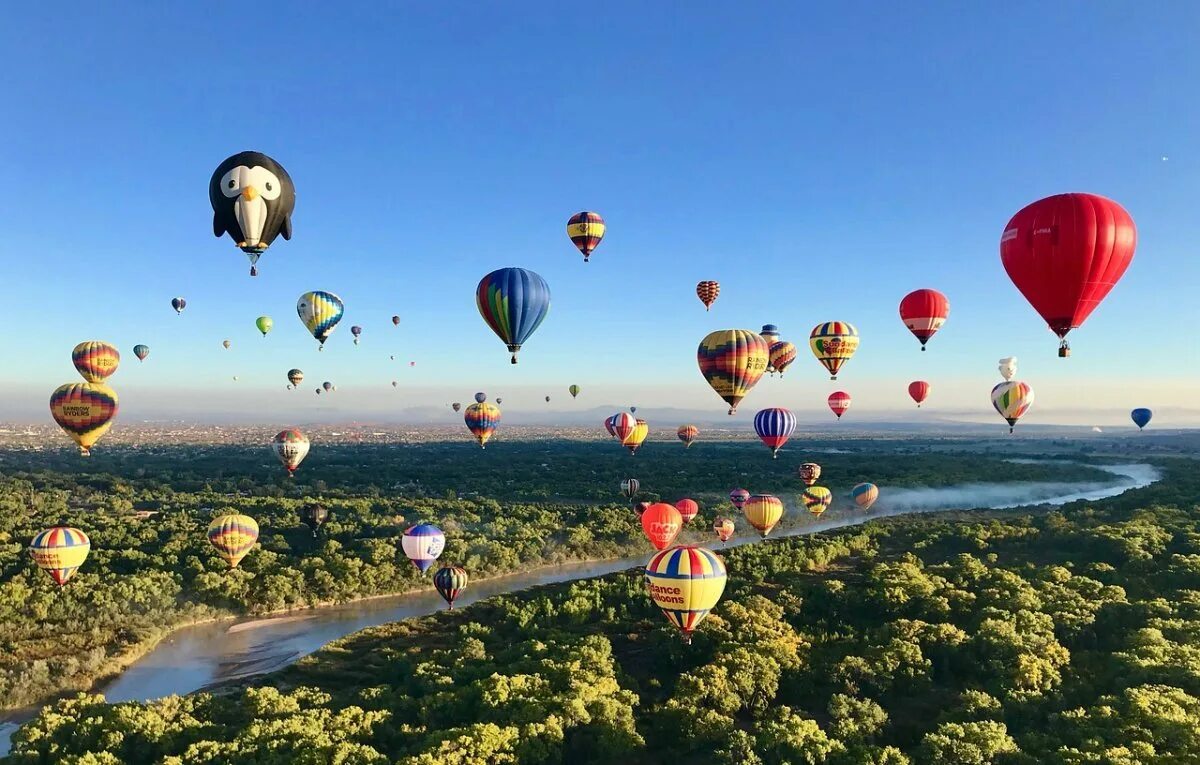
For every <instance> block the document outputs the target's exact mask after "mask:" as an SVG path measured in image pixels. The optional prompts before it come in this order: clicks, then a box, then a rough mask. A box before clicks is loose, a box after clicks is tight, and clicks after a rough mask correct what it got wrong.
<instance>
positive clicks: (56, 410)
mask: <svg viewBox="0 0 1200 765" xmlns="http://www.w3.org/2000/svg"><path fill="white" fill-rule="evenodd" d="M118 409H119V406H118V402H117V392H116V391H115V390H113V389H112V388H110V387H108V386H107V385H105V384H104V383H67V384H66V385H60V386H58V388H57V389H55V391H54V392H53V393H51V394H50V415H51V416H52V417H53V418H54V421H55V422H57V423H58V426H59V427H60V428H62V429H63V431H65V432H66V434H67V435H68V436H70V437H71V438H72V439H73V440H74V441H75V443H77V444H79V453H80V454H81V455H83V456H84V457H87V456H88V455H89V454H91V453H92V452H91V448H92V447H93V446H94V445H95V444H96V442H97V441H99V440H100V437H101V436H103V435H104V434H105V433H107V432H108V429H109V428H110V427H112V421H113V418H114V417H116V416H117V411H118Z"/></svg>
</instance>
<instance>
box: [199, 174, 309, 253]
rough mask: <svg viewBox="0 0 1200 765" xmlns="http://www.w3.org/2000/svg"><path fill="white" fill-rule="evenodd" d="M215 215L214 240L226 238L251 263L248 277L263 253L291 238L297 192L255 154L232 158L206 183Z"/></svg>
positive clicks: (289, 178)
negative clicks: (272, 243) (278, 242)
mask: <svg viewBox="0 0 1200 765" xmlns="http://www.w3.org/2000/svg"><path fill="white" fill-rule="evenodd" d="M208 200H209V202H211V203H212V209H213V234H214V235H215V236H218V237H219V236H221V235H222V234H226V233H228V234H229V238H230V239H232V240H233V241H234V243H235V244H237V246H238V247H239V248H240V249H241V250H242V252H244V253H246V257H248V258H249V259H250V275H251V276H256V275H258V269H257V267H256V264H257V263H258V259H259V257H261V256H262V254H263V252H265V251H266V249H267V248H268V247H270V246H271V242H274V241H275V237H277V236H279V235H280V234H283V238H284V239H291V238H292V212H293V211H294V210H295V209H296V187H295V186H293V185H292V178H291V176H289V175H288V173H287V170H284V169H283V165H281V164H279V163H278V162H276V161H275V160H273V159H271V158H270V157H268V156H267V155H266V154H261V153H259V152H257V151H243V152H239V153H237V154H234V155H233V156H232V157H229V158H228V159H226V160H225V161H224V162H222V163H221V164H219V165H217V169H216V170H214V171H213V174H212V178H210V179H209V181H208Z"/></svg>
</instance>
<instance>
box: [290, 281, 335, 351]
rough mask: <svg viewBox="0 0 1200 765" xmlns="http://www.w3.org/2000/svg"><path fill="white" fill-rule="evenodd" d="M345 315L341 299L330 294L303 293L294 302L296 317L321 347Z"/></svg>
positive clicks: (319, 291)
mask: <svg viewBox="0 0 1200 765" xmlns="http://www.w3.org/2000/svg"><path fill="white" fill-rule="evenodd" d="M345 313H346V306H345V304H344V303H343V302H342V299H341V298H340V297H338V296H337V295H335V294H333V293H332V292H324V291H321V290H314V291H312V292H305V293H304V294H303V295H301V296H300V299H299V300H297V301H296V315H297V316H299V317H300V321H301V322H303V323H304V327H305V329H307V330H308V331H309V333H310V334H312V336H313V337H315V338H316V339H317V342H319V343H320V344H321V345H322V346H324V345H325V340H327V339H328V338H329V335H330V334H332V332H333V330H334V329H336V328H337V325H338V322H339V321H341V320H342V316H343V315H344V314H345Z"/></svg>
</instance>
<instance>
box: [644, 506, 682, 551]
mask: <svg viewBox="0 0 1200 765" xmlns="http://www.w3.org/2000/svg"><path fill="white" fill-rule="evenodd" d="M681 528H683V516H682V515H680V514H679V511H678V510H677V509H675V506H674V505H668V504H667V503H666V502H655V503H653V504H652V505H650V506H649V507H647V508H646V510H645V512H643V513H642V531H643V532H645V534H646V539H649V540H650V544H652V545H654V549H655V550H662V549H665V548H666V547H667V546H668V545H670V544H671V543H672V542H673V541H675V537H677V536H678V535H679V530H680V529H681Z"/></svg>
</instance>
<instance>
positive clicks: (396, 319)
mask: <svg viewBox="0 0 1200 765" xmlns="http://www.w3.org/2000/svg"><path fill="white" fill-rule="evenodd" d="M392 325H393V326H396V327H399V326H400V317H399V316H393V317H392Z"/></svg>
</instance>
